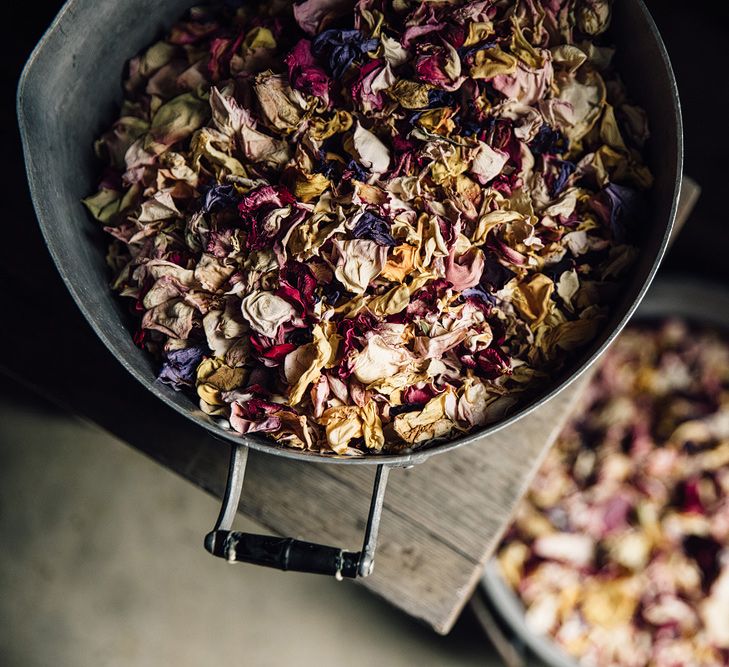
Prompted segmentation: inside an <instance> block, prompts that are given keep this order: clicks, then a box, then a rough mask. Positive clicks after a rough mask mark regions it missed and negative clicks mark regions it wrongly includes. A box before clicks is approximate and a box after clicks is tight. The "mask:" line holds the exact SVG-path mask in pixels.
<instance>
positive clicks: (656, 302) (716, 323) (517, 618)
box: [481, 276, 729, 667]
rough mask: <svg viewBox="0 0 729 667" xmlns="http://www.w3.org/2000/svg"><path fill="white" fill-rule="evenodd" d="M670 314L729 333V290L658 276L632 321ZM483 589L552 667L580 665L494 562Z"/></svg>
mask: <svg viewBox="0 0 729 667" xmlns="http://www.w3.org/2000/svg"><path fill="white" fill-rule="evenodd" d="M671 316H675V317H681V318H683V319H685V320H688V321H689V322H693V323H695V324H698V325H702V326H713V327H717V328H719V329H722V330H726V331H727V332H729V290H727V289H726V288H725V287H723V286H721V285H718V284H715V283H710V282H705V281H702V280H699V279H696V278H691V277H688V276H672V277H666V278H663V277H661V278H658V279H657V280H656V282H655V283H654V284H653V286H652V287H651V289H650V291H649V292H648V294H647V295H646V298H645V299H644V300H643V303H642V304H641V306H640V308H638V310H637V311H636V313H635V317H634V318H633V320H632V321H636V322H640V321H641V320H655V319H659V318H660V319H663V318H666V317H671ZM481 590H482V592H483V593H485V594H486V596H487V598H488V600H489V601H490V603H491V605H492V607H493V608H495V610H496V612H497V613H498V615H499V616H500V618H501V619H502V620H503V621H504V622H505V623H506V624H507V626H508V628H509V629H510V630H511V632H513V634H514V635H515V636H516V637H517V638H518V639H519V640H520V641H521V642H522V643H523V644H524V645H526V646H527V647H528V648H529V649H530V650H531V651H532V653H534V654H535V655H536V656H537V657H538V658H540V659H541V660H542V661H543V662H545V663H546V664H547V665H549V666H550V667H578V663H577V662H576V661H575V659H574V658H572V657H571V656H569V655H568V654H567V653H565V652H564V651H563V650H562V649H561V648H560V647H559V646H558V645H557V644H556V643H555V642H554V641H552V639H551V638H550V637H549V636H545V635H539V634H536V633H535V632H533V631H532V630H531V629H530V628H529V626H528V625H527V624H526V621H525V619H524V606H523V605H522V603H521V600H520V599H519V597H518V596H517V595H516V593H514V591H513V590H512V589H511V588H510V587H509V585H508V584H507V583H506V582H505V581H504V579H503V577H502V576H501V574H500V572H499V569H498V566H497V565H496V563H495V562H493V561H492V562H490V563H489V564H488V565H487V566H486V569H485V570H484V574H483V577H482V578H481Z"/></svg>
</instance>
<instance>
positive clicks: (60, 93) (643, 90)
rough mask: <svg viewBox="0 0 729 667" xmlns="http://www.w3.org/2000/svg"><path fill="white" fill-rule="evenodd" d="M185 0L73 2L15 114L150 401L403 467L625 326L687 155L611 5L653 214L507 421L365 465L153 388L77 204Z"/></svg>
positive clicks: (658, 46)
mask: <svg viewBox="0 0 729 667" xmlns="http://www.w3.org/2000/svg"><path fill="white" fill-rule="evenodd" d="M191 4H192V2H191V0H165V1H164V2H162V1H158V2H153V1H151V0H125V2H113V1H112V0H69V2H67V3H66V4H65V5H64V6H63V8H62V9H61V12H60V13H59V15H58V17H57V18H56V19H55V21H54V22H53V24H52V25H51V27H50V28H49V29H48V31H47V32H46V34H45V35H44V37H43V39H42V40H41V42H40V43H39V44H38V46H37V47H36V49H35V50H34V51H33V54H32V55H31V56H30V59H29V60H28V63H27V65H26V67H25V70H24V72H23V75H22V77H21V80H20V85H19V88H18V117H19V122H20V131H21V136H22V140H23V148H24V151H25V160H26V166H27V170H28V180H29V183H30V190H31V194H32V197H33V203H34V205H35V210H36V213H37V216H38V221H39V223H40V226H41V229H42V232H43V235H44V237H45V241H46V244H47V245H48V249H49V251H50V253H51V255H52V257H53V260H54V262H55V263H56V266H57V267H58V270H59V273H60V274H61V277H62V278H63V280H64V281H65V283H66V286H67V287H68V289H69V291H70V292H71V294H72V296H73V298H74V299H75V300H76V303H77V304H78V306H79V308H80V309H81V311H82V312H83V314H84V315H85V317H86V319H87V320H88V322H89V324H90V325H91V326H92V327H93V329H94V330H95V331H96V333H97V334H98V336H99V337H100V338H101V339H102V341H103V342H104V343H105V344H106V346H107V347H108V348H109V349H110V350H111V351H112V353H113V354H114V356H115V357H116V358H117V359H118V360H119V362H120V363H121V364H122V365H123V366H124V367H125V368H126V369H127V370H128V371H129V372H130V373H131V374H132V375H133V376H134V377H135V378H137V380H139V382H141V383H142V384H143V385H144V386H145V387H146V388H147V389H148V390H149V392H150V394H151V395H154V396H156V397H157V398H159V399H161V400H163V401H164V402H165V403H167V404H168V405H169V406H170V407H172V408H173V409H174V410H176V411H177V412H179V413H180V414H182V415H184V416H185V417H187V418H188V419H190V420H191V421H192V422H194V423H196V424H198V425H200V426H202V427H203V428H205V429H207V430H208V431H210V432H212V433H213V434H214V435H216V436H218V437H219V438H225V439H228V440H230V441H231V442H234V443H237V444H242V445H245V446H248V447H252V448H254V449H259V450H262V451H265V452H268V453H271V454H276V455H279V456H286V457H288V458H292V459H299V460H309V461H311V460H317V461H322V462H332V463H348V464H355V465H359V464H385V465H409V464H412V463H417V462H419V461H422V460H424V459H425V458H427V457H428V456H430V455H432V454H436V453H440V452H446V451H450V450H452V449H455V448H457V447H461V446H463V445H467V444H469V443H472V442H474V441H475V440H477V439H480V438H481V437H484V436H488V435H490V434H492V433H494V432H495V431H497V430H498V429H501V428H503V427H505V426H508V425H509V424H512V423H513V422H515V421H516V420H517V419H521V418H522V417H524V416H525V415H527V414H529V413H530V412H531V411H532V410H534V409H535V408H537V407H538V406H539V405H541V404H543V403H544V402H546V401H548V400H549V399H550V398H552V397H553V396H555V395H556V394H557V393H558V392H559V391H561V390H562V389H564V388H565V387H566V386H567V385H568V384H569V383H570V382H571V381H572V380H574V379H575V378H577V377H578V376H579V375H580V374H581V373H582V372H583V371H584V370H585V369H586V368H587V367H588V366H590V364H592V363H594V361H595V360H596V359H597V357H598V356H599V355H600V354H601V353H602V352H603V351H604V350H605V348H606V347H607V346H608V345H609V343H610V342H611V341H612V339H613V338H614V337H615V336H616V335H617V333H618V332H619V331H620V330H621V329H622V327H623V326H624V325H625V323H626V322H627V321H628V319H629V318H630V316H631V314H632V313H633V310H634V309H635V308H636V306H637V305H638V303H639V302H640V300H641V298H642V297H643V294H644V293H645V290H646V289H647V287H648V285H649V284H650V282H651V280H652V278H653V275H654V274H655V271H656V269H657V268H658V265H659V263H660V260H661V258H662V256H663V253H664V250H665V248H666V244H667V241H668V238H669V234H670V231H671V227H672V224H673V219H674V216H675V213H676V206H677V201H678V193H679V190H680V185H681V170H682V158H683V142H682V125H681V113H680V106H679V100H678V92H677V89H676V82H675V80H674V76H673V72H672V70H671V65H670V62H669V59H668V55H667V54H666V50H665V48H664V45H663V42H662V40H661V37H660V35H659V34H658V30H657V29H656V26H655V24H654V22H653V20H652V18H651V16H650V14H649V13H648V10H647V9H646V7H645V5H644V4H643V2H642V1H641V0H616V2H615V7H614V19H613V25H612V28H611V35H610V38H611V40H612V41H613V42H614V43H615V44H616V45H617V47H618V51H617V67H618V70H619V71H620V72H621V75H622V76H623V78H624V79H625V81H626V84H627V86H628V90H629V91H630V94H631V96H632V97H633V98H634V99H635V100H636V102H637V103H639V104H640V105H642V106H643V107H644V108H645V109H646V111H647V112H648V115H649V119H650V125H651V132H652V138H651V140H650V141H649V144H648V147H647V162H648V164H649V166H650V168H651V169H652V171H653V173H654V175H655V177H656V180H655V187H654V188H653V189H652V191H651V193H650V196H651V199H652V201H651V202H650V210H651V211H652V216H651V218H650V219H649V220H646V221H645V232H646V233H645V239H644V242H643V244H642V248H641V253H640V257H639V259H638V261H637V263H636V265H635V267H634V268H633V271H632V275H631V278H630V279H629V280H628V281H627V282H626V284H625V286H624V288H623V289H622V290H621V296H620V299H619V301H618V302H617V303H615V304H614V307H613V308H612V311H611V312H612V314H611V316H610V318H609V320H608V321H607V322H606V323H605V326H604V327H603V329H602V331H601V332H600V334H599V335H598V336H597V338H596V339H595V340H594V341H593V342H592V343H591V344H590V345H589V346H587V347H585V348H584V349H582V350H580V351H579V352H577V353H575V354H574V355H573V358H572V359H570V361H569V363H568V364H567V365H566V367H565V368H564V371H563V372H561V373H560V374H558V375H557V376H556V377H555V378H554V380H553V382H552V383H551V385H550V386H547V387H545V388H543V389H542V390H541V391H539V392H538V393H537V395H536V396H535V397H534V398H533V399H532V400H531V401H530V402H528V403H525V404H524V405H522V406H520V407H519V408H518V409H517V410H516V411H515V412H514V413H513V414H511V415H510V416H508V417H507V418H505V419H503V420H501V421H499V422H498V423H494V424H492V425H489V426H487V427H485V428H482V429H480V430H478V431H474V432H472V433H470V434H468V435H464V436H462V437H459V438H456V439H454V440H452V441H450V442H447V443H442V444H437V445H435V446H433V447H430V448H425V449H423V450H420V451H416V452H412V453H403V454H398V455H381V456H365V457H361V458H353V457H337V456H324V455H321V454H318V453H314V452H301V451H295V450H291V449H285V448H282V447H279V446H277V445H275V444H273V443H272V442H271V441H269V440H267V439H266V438H265V437H263V436H257V435H246V436H241V435H237V434H235V433H232V432H230V431H223V430H222V429H220V428H219V427H218V426H217V425H216V424H215V423H214V422H213V421H212V420H211V419H210V418H209V417H208V416H207V415H205V414H204V413H203V412H202V411H201V410H200V409H199V408H198V406H197V405H195V403H193V401H191V400H190V399H189V398H188V397H187V396H185V395H184V394H180V393H177V392H175V391H173V390H172V389H171V388H169V387H167V386H165V385H163V384H160V383H159V382H155V370H156V369H155V365H154V362H153V360H152V359H151V357H150V356H149V355H148V354H146V353H145V352H144V351H142V350H140V349H139V348H137V347H136V346H135V345H134V343H133V342H132V338H131V336H130V333H129V331H130V322H129V316H128V314H127V313H126V312H125V309H124V307H123V305H122V304H121V303H120V300H119V299H117V298H115V297H114V295H112V293H111V291H110V288H109V272H108V268H107V266H106V263H105V260H104V256H105V249H106V245H107V241H106V239H105V238H104V235H103V233H102V231H101V229H100V228H99V225H97V224H95V223H94V222H92V221H91V220H90V217H89V216H88V215H87V214H86V212H85V210H84V209H83V207H82V205H81V199H82V198H83V197H84V196H86V195H87V194H88V193H89V192H92V191H93V190H94V185H95V183H96V181H97V178H98V174H99V165H98V164H97V162H96V160H95V158H94V156H93V153H92V150H91V146H92V143H93V141H94V139H95V138H96V137H97V136H98V135H99V134H100V133H101V132H102V131H103V130H104V129H105V128H106V127H108V125H109V124H110V122H111V121H112V120H113V118H114V117H115V111H116V109H117V108H118V105H119V103H120V101H121V85H120V79H121V73H122V71H123V68H124V63H125V61H126V60H127V59H129V58H130V57H131V56H133V55H134V54H135V53H137V52H138V51H140V50H141V49H142V48H143V47H145V46H146V45H148V44H150V43H152V42H153V41H154V39H155V37H156V36H158V34H159V33H160V32H161V31H162V30H163V29H164V28H165V27H166V26H170V25H171V24H172V23H173V21H174V20H175V19H176V18H177V17H179V16H180V15H181V14H182V13H183V12H184V10H185V9H187V8H188V7H189V6H190V5H191Z"/></svg>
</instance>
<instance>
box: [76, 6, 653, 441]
mask: <svg viewBox="0 0 729 667" xmlns="http://www.w3.org/2000/svg"><path fill="white" fill-rule="evenodd" d="M234 4H236V3H228V4H227V5H225V6H224V7H221V8H212V7H201V8H194V9H192V10H191V11H190V13H189V15H188V16H187V17H186V18H185V20H183V21H181V22H179V23H177V24H176V25H175V26H174V27H173V28H172V30H171V32H170V33H169V34H168V35H167V36H166V37H165V38H164V39H162V40H161V41H159V42H157V43H155V44H153V45H152V46H151V47H149V48H148V49H147V50H146V51H144V52H143V53H142V54H141V55H139V56H137V57H135V58H133V59H132V60H131V61H130V62H129V66H128V75H127V77H126V79H125V82H124V91H125V97H124V102H123V104H122V107H121V113H120V116H119V118H118V119H117V120H116V122H115V123H114V124H113V126H112V127H111V129H109V131H108V132H106V133H105V134H104V135H103V136H102V137H101V138H100V139H99V140H98V142H97V144H96V151H97V153H98V155H99V156H100V157H101V158H102V160H103V161H104V162H105V164H106V169H105V171H104V173H103V176H102V179H101V183H100V187H99V190H98V192H97V193H95V194H93V195H92V196H90V197H88V198H87V199H86V200H85V204H86V206H87V207H88V209H89V210H90V212H91V214H92V215H93V216H94V217H95V218H96V219H97V220H99V221H100V222H101V223H102V224H103V225H104V229H105V230H106V231H107V232H108V233H109V234H110V235H111V236H112V237H113V241H112V242H111V245H110V248H109V253H108V262H109V264H110V266H111V267H112V270H113V273H114V279H113V287H114V289H115V290H116V291H118V292H119V294H121V295H122V296H124V297H129V298H130V299H132V300H133V303H134V307H133V308H134V311H135V312H136V313H138V315H139V316H140V319H141V322H140V327H139V330H138V331H137V332H136V333H135V340H136V342H137V344H138V345H140V346H142V347H143V348H145V349H146V350H148V351H149V352H150V353H152V354H153V355H155V356H156V358H157V359H158V360H159V362H160V363H161V371H160V375H159V378H160V380H161V381H162V382H165V383H167V384H169V385H171V386H172V387H174V388H176V389H181V390H189V391H194V392H196V394H197V397H198V400H199V401H200V406H201V408H202V410H204V411H205V412H206V413H207V414H209V415H211V416H212V417H213V418H214V419H217V420H218V421H219V422H220V423H221V425H223V426H224V427H232V428H233V429H235V431H237V432H239V433H242V434H253V433H264V434H267V435H268V436H269V437H271V438H273V439H275V440H276V441H278V442H279V443H280V444H281V445H284V446H289V447H294V448H299V449H309V450H314V451H317V452H323V453H330V454H331V453H336V454H340V455H361V454H363V453H378V452H382V451H387V452H396V451H402V450H406V449H412V448H415V447H422V446H424V445H425V444H426V443H429V442H432V441H434V440H438V439H444V438H452V437H456V436H458V435H459V434H462V433H465V432H467V431H469V430H471V429H473V428H475V427H479V426H483V425H485V424H488V423H491V422H494V421H496V420H499V419H501V418H502V417H503V416H504V415H505V414H506V413H507V412H508V411H509V410H511V409H512V408H513V407H514V406H515V405H516V404H517V403H518V402H519V401H521V400H523V398H524V397H525V396H526V395H527V394H528V393H529V392H533V391H534V389H535V388H538V387H539V386H540V384H541V385H543V384H544V383H545V382H546V381H547V380H548V379H549V377H550V375H552V374H553V373H554V372H556V371H557V370H558V369H559V368H560V367H561V365H562V364H563V363H564V361H565V359H566V358H567V357H568V356H569V355H570V354H571V353H572V352H573V351H574V350H575V349H577V348H578V347H579V346H581V345H583V344H584V343H586V342H587V341H589V340H590V339H591V338H593V336H594V335H595V334H596V332H597V331H598V330H599V329H600V327H601V325H602V323H603V322H604V320H605V317H606V315H607V313H608V307H609V304H610V302H611V300H612V298H613V297H614V296H615V295H616V293H617V292H618V291H619V289H620V284H621V279H622V278H623V277H624V275H625V274H626V272H627V271H628V270H629V269H630V266H631V264H632V262H633V261H634V259H635V257H636V255H637V254H638V249H637V247H638V245H639V243H640V227H641V225H640V224H639V223H640V222H641V220H640V217H641V215H642V208H643V206H644V194H643V192H644V191H645V190H646V189H647V188H649V187H650V185H651V174H650V173H649V171H648V170H647V168H646V167H645V166H644V165H643V163H642V161H641V149H642V147H643V145H644V142H645V140H646V138H647V135H648V130H647V124H646V118H645V114H644V112H643V111H642V110H641V109H640V108H638V107H636V106H634V105H632V104H631V103H630V101H629V98H628V97H627V96H626V92H625V90H624V88H623V86H622V85H621V83H620V80H619V78H618V76H617V74H616V73H615V72H614V70H613V69H612V66H611V59H612V56H613V49H611V48H610V47H609V46H607V45H605V43H604V42H605V40H606V38H605V37H604V36H602V34H603V33H604V32H605V30H606V29H607V27H608V24H609V20H610V10H611V7H610V5H609V3H608V2H606V1H604V0H550V1H549V2H547V1H546V0H543V1H542V0H523V1H522V0H517V1H508V2H505V1H503V0H497V1H495V0H476V1H473V2H462V1H451V0H449V1H447V2H445V1H444V2H413V1H411V0H360V1H359V2H358V3H357V4H353V3H352V2H349V1H348V0H305V1H304V2H302V3H300V4H295V5H292V4H290V3H287V2H272V3H268V2H267V3H263V4H261V5H260V6H256V5H254V4H253V3H250V4H249V3H244V5H243V6H242V7H239V8H234V7H232V5H234ZM636 219H637V222H638V224H636V223H635V222H634V221H635V220H636Z"/></svg>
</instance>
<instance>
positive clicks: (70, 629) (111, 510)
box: [0, 384, 501, 667]
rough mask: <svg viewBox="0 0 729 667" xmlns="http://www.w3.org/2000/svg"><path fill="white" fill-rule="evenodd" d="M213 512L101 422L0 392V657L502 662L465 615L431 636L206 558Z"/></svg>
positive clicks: (336, 593)
mask: <svg viewBox="0 0 729 667" xmlns="http://www.w3.org/2000/svg"><path fill="white" fill-rule="evenodd" d="M8 390H10V391H9V392H8ZM5 392H8V393H11V395H12V387H9V386H7V384H6V387H5ZM5 392H3V393H5ZM120 418H122V419H123V418H126V417H125V416H123V415H121V416H120ZM217 511H218V505H217V503H216V501H214V500H213V499H212V498H211V497H209V496H207V495H206V494H205V493H203V492H202V491H200V490H198V489H196V488H194V487H193V486H191V485H190V484H188V483H187V482H184V481H183V480H181V479H180V478H178V477H176V476H175V475H173V474H172V473H170V472H168V471H166V470H164V469H163V468H162V467H160V466H159V465H157V464H156V463H153V462H152V461H150V460H148V459H146V458H145V457H143V456H142V455H141V454H139V453H137V452H135V451H134V450H132V449H131V448H129V447H127V446H126V445H124V444H123V443H121V442H119V441H117V440H115V439H114V438H112V437H111V436H109V435H108V434H106V433H105V432H102V431H100V430H98V429H97V428H95V427H93V426H91V425H88V424H85V423H81V422H79V421H76V420H74V419H72V418H70V417H68V416H66V415H64V414H61V413H58V412H55V411H53V410H49V409H44V408H41V407H39V406H38V404H37V403H36V404H35V405H33V404H32V403H28V402H27V401H24V402H18V401H15V400H14V401H10V402H9V401H8V400H7V399H2V400H0V536H1V537H0V665H3V667H16V666H17V667H21V666H22V667H35V666H43V667H45V666H47V665H53V667H66V666H68V667H86V666H87V665H88V666H89V667H90V666H92V665H93V666H94V667H100V666H104V667H106V666H111V667H114V666H117V665H119V666H121V665H124V666H125V667H126V666H129V665H134V666H140V667H143V666H146V665H150V666H151V665H154V666H156V667H158V666H160V665H175V666H177V667H184V666H187V665H190V666H192V665H196V666H197V665H212V664H220V663H222V662H224V663H225V664H227V665H245V666H246V667H259V666H260V667H267V666H276V667H277V666H279V665H285V664H295V665H298V666H301V667H307V666H308V665H317V666H324V667H326V666H328V665H343V664H346V665H348V667H358V666H360V665H362V666H364V665H367V666H368V667H369V666H370V665H373V664H379V665H387V666H390V665H392V666H399V665H418V666H419V667H428V666H430V665H439V666H440V665H455V666H461V665H463V666H467V665H480V666H481V667H483V666H484V665H486V666H487V667H488V666H489V665H494V666H496V665H500V664H501V663H500V661H499V660H498V659H497V658H495V657H490V656H492V650H491V649H490V647H489V646H488V644H487V642H486V641H485V640H483V639H482V638H481V637H480V635H479V633H478V630H477V628H476V627H475V626H474V625H473V624H472V623H471V624H469V623H468V622H466V623H460V624H459V626H457V628H456V630H455V631H454V633H452V634H451V636H449V637H446V638H443V637H438V636H436V635H435V634H433V633H431V632H430V631H429V630H427V629H426V628H424V627H421V626H420V625H418V624H417V623H415V622H414V621H412V620H410V619H409V618H407V617H406V616H404V615H403V614H401V613H399V612H397V611H396V610H394V609H392V608H391V607H389V606H388V605H387V604H386V603H384V602H382V601H380V600H378V599H376V598H375V597H373V596H371V595H370V594H369V593H367V592H366V591H364V590H362V589H360V588H358V587H357V586H355V585H353V584H351V583H348V582H343V583H338V582H336V581H333V580H329V579H325V578H322V577H316V576H313V575H296V574H291V573H280V572H275V571H271V570H265V569H262V568H254V567H248V566H228V565H226V564H225V563H223V562H222V561H218V560H214V559H212V558H211V557H210V556H208V555H207V554H206V553H205V551H204V550H203V548H202V536H203V534H204V532H205V531H206V530H207V529H208V528H209V527H210V525H211V523H212V521H213V520H214V518H215V516H216V515H217ZM241 526H243V527H248V528H254V529H255V526H254V525H253V524H252V523H251V522H248V526H246V521H245V519H242V520H241Z"/></svg>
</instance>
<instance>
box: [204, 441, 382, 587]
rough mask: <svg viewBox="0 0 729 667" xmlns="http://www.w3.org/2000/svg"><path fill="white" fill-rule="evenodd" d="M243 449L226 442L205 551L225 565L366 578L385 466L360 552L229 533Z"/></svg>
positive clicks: (241, 474) (243, 465) (371, 563)
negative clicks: (224, 468)
mask: <svg viewBox="0 0 729 667" xmlns="http://www.w3.org/2000/svg"><path fill="white" fill-rule="evenodd" d="M247 461H248V448H247V447H245V446H243V445H236V444H233V445H231V454H230V466H229V468H228V482H227V485H226V488H225V496H224V497H223V504H222V506H221V508H220V514H219V515H218V519H217V521H216V522H215V527H214V528H213V530H212V531H210V532H209V533H208V534H207V535H206V536H205V549H206V550H207V551H208V552H210V553H211V554H212V555H213V556H218V557H219V558H225V559H226V560H227V561H228V562H229V563H253V564H255V565H263V566H265V567H273V568H276V569H279V570H294V571H297V572H310V573H314V574H327V575H333V576H335V577H336V578H337V579H343V578H344V577H347V578H351V579H354V578H356V577H367V576H369V575H370V574H371V573H372V570H373V568H374V564H375V549H376V548H377V533H378V529H379V526H380V519H381V517H382V506H383V501H384V498H385V489H386V487H387V479H388V475H389V473H390V468H389V467H388V466H385V465H378V466H377V472H376V473H375V482H374V486H373V489H372V500H371V501H370V509H369V514H368V516H367V526H366V527H365V535H364V542H363V545H362V550H361V551H345V550H344V549H340V548H338V547H331V546H326V545H323V544H315V543H313V542H304V541H301V540H296V539H294V538H292V537H275V536H273V535H256V534H252V533H243V532H238V531H233V530H231V528H232V527H233V520H234V519H235V515H236V513H237V511H238V503H239V502H240V495H241V491H242V489H243V479H244V477H245V470H246V463H247Z"/></svg>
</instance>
